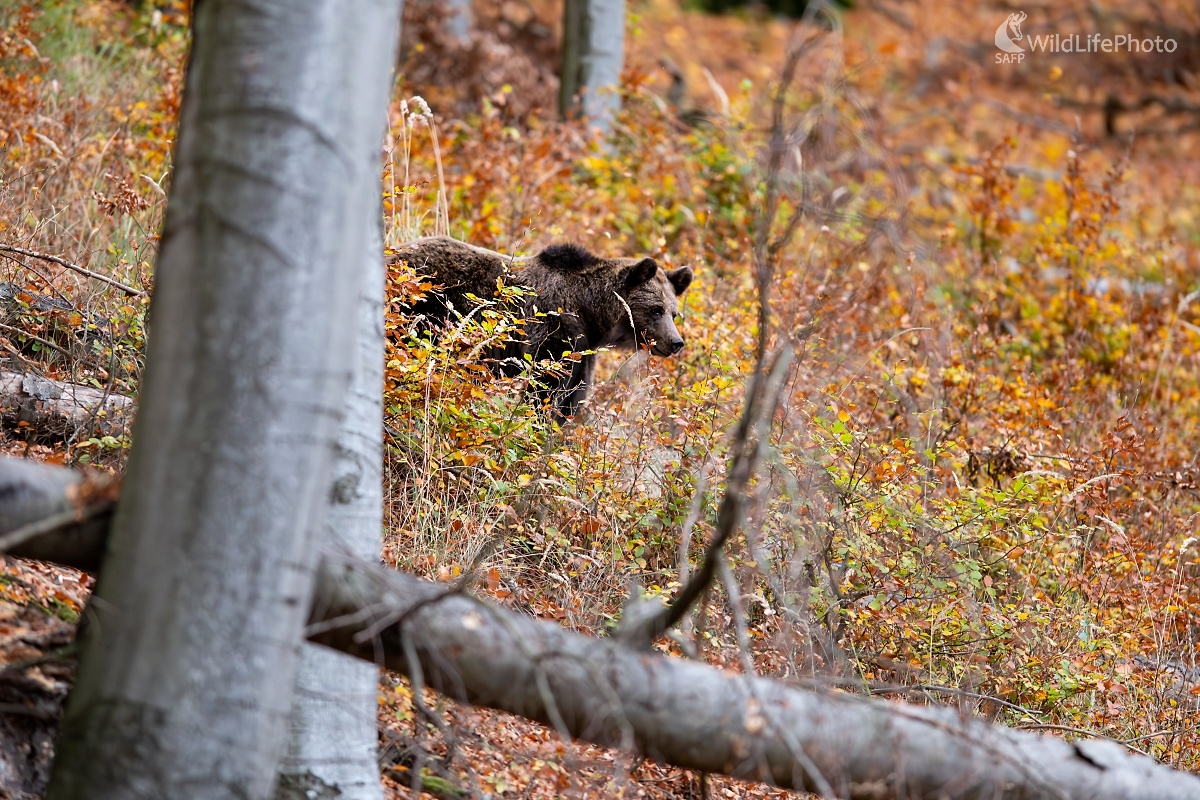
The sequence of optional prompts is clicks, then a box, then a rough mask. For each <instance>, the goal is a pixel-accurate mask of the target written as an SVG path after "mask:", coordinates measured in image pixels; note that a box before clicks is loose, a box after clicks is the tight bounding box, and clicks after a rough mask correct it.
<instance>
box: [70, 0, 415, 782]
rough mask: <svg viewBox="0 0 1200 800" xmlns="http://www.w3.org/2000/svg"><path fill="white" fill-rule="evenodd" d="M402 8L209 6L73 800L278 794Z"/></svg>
mask: <svg viewBox="0 0 1200 800" xmlns="http://www.w3.org/2000/svg"><path fill="white" fill-rule="evenodd" d="M394 4H395V3H394V0H358V2H354V3H343V2H341V1H340V0H307V1H306V2H286V1H285V0H236V1H235V0H206V2H202V3H197V4H196V7H195V11H194V14H195V17H194V38H193V43H192V54H191V61H190V64H189V67H188V75H187V83H186V88H185V94H184V103H183V108H182V111H181V119H180V131H181V133H180V139H179V142H178V145H177V148H176V154H175V173H174V176H173V180H172V187H171V195H170V198H169V204H168V214H167V221H166V227H165V230H164V233H163V241H162V247H161V251H160V255H159V261H158V272H157V276H156V283H157V286H156V292H155V298H154V305H153V311H152V314H153V321H152V326H153V327H152V333H153V335H152V337H151V339H150V347H149V353H148V366H147V370H146V378H145V380H144V382H143V385H142V389H141V396H140V401H141V402H140V414H139V416H138V419H137V421H136V424H135V430H134V446H133V450H132V452H131V455H130V462H129V468H128V471H127V473H126V478H125V480H126V483H125V487H126V488H125V491H124V495H123V497H122V501H121V503H120V505H119V508H118V511H117V514H116V518H115V521H114V526H113V534H112V538H111V540H110V542H109V553H108V556H107V558H106V560H105V564H104V568H103V570H102V572H101V575H100V580H99V584H98V587H97V590H96V593H95V596H94V598H93V602H92V604H91V607H90V610H89V612H88V615H87V621H86V625H87V631H86V636H85V650H84V654H83V658H82V662H81V664H80V668H79V674H78V681H77V684H76V687H75V691H74V693H73V694H72V696H71V700H70V703H69V705H68V709H67V713H66V717H65V719H64V722H63V735H62V739H61V741H60V744H59V751H58V757H57V761H56V765H55V774H54V777H53V779H52V783H51V789H50V793H49V796H50V797H51V798H55V800H83V799H84V798H87V800H109V799H110V798H111V800H118V798H119V799H120V800H136V799H138V798H172V799H174V798H189V799H192V798H194V799H197V800H204V799H206V798H213V799H214V800H215V799H216V798H230V797H235V798H246V799H247V800H253V799H257V798H266V797H269V796H270V794H271V790H272V785H273V783H274V779H275V775H276V771H277V768H278V765H279V759H280V757H281V755H282V752H283V745H284V736H285V733H286V721H287V718H288V714H289V711H290V708H291V694H292V685H293V678H294V675H295V669H296V661H297V657H298V653H299V647H300V643H301V635H302V633H301V632H302V626H303V622H304V617H305V615H306V612H307V608H308V605H309V595H310V594H311V591H312V580H313V577H312V569H313V561H314V548H313V547H312V546H311V545H312V542H311V539H312V537H313V534H314V533H315V531H316V530H317V528H316V525H317V523H318V521H319V520H320V519H321V518H322V516H323V514H324V512H325V509H326V506H327V504H328V503H327V497H328V487H329V478H330V466H331V463H332V457H333V451H334V444H335V442H336V438H337V434H338V432H339V430H340V426H341V420H342V416H343V413H342V409H343V403H344V401H345V396H346V390H347V386H348V385H349V382H350V377H351V372H352V370H351V364H352V361H353V359H352V358H350V355H351V353H352V346H353V341H354V331H355V326H354V325H353V323H352V320H353V314H354V304H355V300H356V298H357V297H358V296H359V293H360V289H361V286H362V284H363V275H362V267H363V263H364V258H363V237H364V232H365V231H366V230H367V224H368V223H367V219H368V218H369V215H370V214H371V213H372V212H373V210H374V208H375V206H376V204H377V202H378V198H377V197H371V195H370V193H369V192H368V190H367V189H366V188H365V187H366V186H367V185H368V183H370V184H371V185H374V182H375V181H377V180H378V175H379V141H380V136H379V134H380V131H381V125H382V121H383V119H384V109H385V108H386V100H387V96H388V87H389V74H390V69H391V59H390V57H389V53H390V47H389V46H388V44H389V43H388V42H386V41H385V40H386V39H387V37H388V36H390V35H391V32H392V31H393V30H394V19H395V11H394V8H393V6H394ZM368 199H369V200H370V202H369V203H368V202H367V201H368Z"/></svg>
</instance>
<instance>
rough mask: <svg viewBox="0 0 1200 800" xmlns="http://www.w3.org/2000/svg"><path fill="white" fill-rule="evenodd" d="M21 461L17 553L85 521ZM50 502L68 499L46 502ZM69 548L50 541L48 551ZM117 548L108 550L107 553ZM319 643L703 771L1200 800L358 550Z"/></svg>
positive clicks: (313, 633)
mask: <svg viewBox="0 0 1200 800" xmlns="http://www.w3.org/2000/svg"><path fill="white" fill-rule="evenodd" d="M15 463H16V464H18V465H21V466H20V467H14V466H13V462H11V461H9V462H8V463H6V461H5V460H0V540H3V539H5V538H6V537H8V536H9V535H10V534H11V532H12V531H11V530H10V529H9V528H7V527H4V526H5V525H7V524H10V522H16V521H19V522H20V523H21V525H22V526H25V525H27V524H28V522H27V520H28V518H29V516H28V515H29V513H31V512H29V511H28V509H31V508H34V507H38V508H42V509H45V512H44V513H46V514H48V515H51V516H58V515H60V514H61V512H62V511H63V510H64V509H71V508H74V507H75V503H74V502H73V501H72V500H71V499H70V498H69V497H68V496H67V495H65V494H62V493H61V486H62V485H63V481H62V480H60V479H59V478H58V477H54V476H51V475H49V474H47V473H46V472H44V471H45V470H47V469H49V468H44V467H38V466H37V465H30V466H32V467H33V468H34V469H33V470H32V471H31V470H26V469H23V467H24V464H23V463H22V462H15ZM51 471H53V470H51ZM62 472H66V471H65V470H63V471H62ZM13 481H16V484H15V485H16V490H14V488H13V487H14V484H13ZM79 481H82V477H80V476H75V477H74V478H72V479H71V480H70V481H68V483H71V482H79ZM39 491H45V492H47V493H50V494H51V495H53V496H52V497H49V498H43V499H37V498H34V497H31V496H30V495H31V493H32V494H36V493H37V492H39ZM21 495H25V499H24V500H22V501H21V504H22V508H24V509H26V511H23V512H21V513H15V512H14V513H11V514H10V513H9V512H8V511H7V504H8V499H7V498H10V497H18V496H21ZM56 497H57V500H56V499H55V498H56ZM58 536H59V533H58V532H57V531H49V532H47V533H43V534H42V537H43V538H44V539H45V540H46V541H45V542H44V543H43V545H42V547H43V549H44V550H52V549H53V543H54V542H55V541H56V540H57V538H58ZM102 544H103V536H102V534H93V538H92V540H91V545H90V552H91V553H92V554H95V553H98V552H99V551H100V549H101V547H102ZM65 552H68V554H71V553H80V552H85V551H80V550H78V549H76V550H74V551H65ZM85 554H86V553H85ZM308 631H309V639H310V640H311V641H314V642H319V643H321V644H324V645H326V646H328V647H332V648H335V649H337V650H340V651H341V652H343V653H348V654H351V655H355V656H357V657H359V658H361V659H364V660H367V661H370V662H372V663H379V662H381V661H382V662H383V663H384V664H385V665H386V666H388V667H389V668H391V669H394V670H396V671H397V672H402V673H405V674H408V675H410V676H411V677H413V680H414V681H421V682H423V683H425V684H426V685H429V686H432V687H434V688H436V689H438V690H439V691H441V692H443V693H444V694H446V695H448V696H450V697H453V698H455V699H458V700H461V701H464V702H469V703H473V704H476V705H485V706H490V707H492V708H497V709H500V710H503V711H508V712H510V713H513V714H519V715H522V716H525V717H528V718H530V719H533V720H537V721H539V722H543V723H546V724H548V725H552V726H554V727H555V728H557V729H559V730H561V731H563V732H564V733H566V734H570V735H572V736H575V737H578V738H581V739H585V740H587V741H591V742H595V743H597V744H602V745H608V746H614V747H621V748H624V749H626V750H628V751H631V752H635V753H638V754H641V755H644V756H647V757H650V758H654V759H656V760H658V761H661V762H664V763H667V764H673V765H675V766H679V767H684V768H687V769H693V770H698V771H704V772H712V773H722V774H728V775H733V776H735V777H739V778H744V779H748V780H761V781H766V782H768V783H772V784H775V785H778V786H783V787H788V788H806V789H815V790H817V791H823V792H825V793H826V794H828V795H830V796H837V797H844V798H861V800H890V799H891V798H897V799H899V798H905V800H922V799H923V798H927V799H928V800H963V799H966V798H970V799H972V800H975V799H976V798H977V799H979V800H983V798H988V799H989V800H1002V799H1005V800H1013V799H1019V800H1092V798H1095V800H1142V799H1143V798H1144V800H1200V778H1198V777H1197V776H1194V775H1189V774H1187V773H1182V772H1177V771H1174V770H1171V769H1169V768H1168V767H1165V766H1162V765H1160V764H1157V763H1155V762H1154V761H1152V760H1151V759H1148V758H1146V757H1144V756H1141V755H1136V754H1131V753H1129V752H1127V751H1126V750H1125V749H1124V748H1123V747H1121V746H1120V745H1118V744H1116V743H1115V742H1108V741H1103V740H1079V741H1075V742H1066V741H1063V740H1061V739H1055V738H1052V737H1042V736H1037V735H1034V734H1032V733H1026V732H1023V731H1015V730H1010V729H1008V728H1004V727H1001V726H998V725H992V724H989V723H987V722H984V721H982V720H980V719H977V718H972V717H967V716H964V715H962V714H960V713H958V712H957V711H955V710H953V709H948V708H942V707H926V706H914V705H905V704H900V703H889V702H883V701H879V700H875V699H868V698H863V697H859V696H855V695H850V694H845V693H841V692H835V691H813V690H807V689H801V688H797V687H795V686H790V685H788V684H786V683H784V682H782V681H776V680H771V679H767V678H746V677H745V676H741V675H736V674H731V673H727V672H722V671H720V670H717V669H713V668H712V667H708V666H706V665H703V664H699V663H696V662H690V661H682V660H679V659H675V658H668V657H665V656H662V655H660V654H658V653H654V652H648V651H645V650H636V649H632V648H629V647H625V646H622V645H620V644H618V643H616V642H615V641H613V640H606V639H593V638H590V637H586V636H582V635H579V634H575V633H571V632H570V631H566V630H563V629H562V628H560V627H559V626H557V625H554V624H551V623H547V622H540V621H537V620H533V619H530V618H529V617H526V616H523V615H519V614H516V613H513V612H510V611H506V610H503V609H498V608H495V607H493V606H490V605H488V604H486V603H484V602H482V601H480V600H477V599H475V598H472V597H470V596H468V595H466V594H462V593H458V592H454V591H453V590H451V589H450V588H448V587H446V586H439V585H436V584H432V583H429V582H427V581H422V580H419V579H417V578H414V577H412V576H409V575H404V574H402V573H397V572H393V571H391V570H386V569H384V568H382V567H379V566H377V565H376V564H374V563H367V562H363V561H361V560H360V559H358V558H357V557H356V556H355V555H354V554H353V553H349V552H346V551H345V550H344V549H342V550H338V551H326V552H324V553H323V554H322V556H321V561H320V565H319V567H318V569H317V580H316V589H315V591H314V594H313V605H312V609H311V612H310V615H309V626H308Z"/></svg>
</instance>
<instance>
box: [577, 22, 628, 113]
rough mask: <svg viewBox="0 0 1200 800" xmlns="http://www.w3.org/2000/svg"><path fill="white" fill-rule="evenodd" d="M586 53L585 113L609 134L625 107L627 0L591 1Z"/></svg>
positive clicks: (587, 23)
mask: <svg viewBox="0 0 1200 800" xmlns="http://www.w3.org/2000/svg"><path fill="white" fill-rule="evenodd" d="M586 14H587V22H586V24H585V26H584V27H585V30H586V32H587V49H586V51H585V52H584V54H583V58H582V59H581V60H582V66H583V113H584V116H585V117H587V119H588V121H589V122H591V123H592V124H593V125H595V126H596V127H598V128H599V129H600V130H602V131H604V132H605V133H607V132H608V131H609V130H610V129H611V128H612V118H613V114H615V113H616V112H617V110H618V109H620V107H621V97H620V95H619V94H618V93H617V89H618V88H619V87H620V85H621V69H622V67H623V66H624V63H625V0H587V11H586Z"/></svg>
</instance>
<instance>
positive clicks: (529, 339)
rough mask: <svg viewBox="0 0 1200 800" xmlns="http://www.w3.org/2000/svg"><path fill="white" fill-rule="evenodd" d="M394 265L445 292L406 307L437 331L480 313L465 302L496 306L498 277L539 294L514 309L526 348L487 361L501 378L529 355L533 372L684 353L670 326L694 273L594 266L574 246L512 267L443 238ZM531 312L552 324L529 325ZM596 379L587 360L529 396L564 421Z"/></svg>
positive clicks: (638, 263)
mask: <svg viewBox="0 0 1200 800" xmlns="http://www.w3.org/2000/svg"><path fill="white" fill-rule="evenodd" d="M395 257H396V258H398V259H402V260H404V261H406V262H408V265H409V266H410V267H412V268H413V269H414V270H416V271H417V272H419V273H422V274H424V275H428V276H429V277H430V278H431V279H432V280H433V281H434V282H435V283H437V284H439V285H441V286H442V287H443V288H442V289H440V290H438V291H435V292H431V293H429V294H427V295H426V296H425V297H423V298H422V299H420V300H418V301H417V302H416V303H415V304H414V306H413V312H414V313H416V314H419V315H424V316H425V317H426V318H428V319H429V320H430V321H432V322H433V323H435V324H446V323H452V322H454V320H455V319H456V318H457V315H462V316H466V315H467V314H469V313H470V312H471V311H472V310H473V309H474V308H475V307H477V306H478V305H479V302H478V301H475V300H471V299H470V297H468V295H474V296H475V297H478V298H481V299H483V300H485V301H486V300H488V299H489V298H492V297H494V296H495V294H496V282H497V280H498V279H499V278H500V277H501V276H504V281H505V283H506V284H508V285H513V286H521V287H525V288H529V289H532V290H533V291H534V292H536V294H535V295H529V296H526V297H525V298H523V299H522V300H521V302H520V307H519V309H518V310H519V312H520V315H521V316H523V317H524V318H525V319H526V322H525V324H524V329H525V336H524V339H523V340H521V341H518V342H511V343H509V344H508V345H507V346H505V347H503V348H497V350H496V352H492V353H489V354H488V355H489V356H490V357H491V358H492V359H493V363H495V364H499V369H500V370H501V371H503V372H504V373H505V374H509V375H514V374H517V373H519V372H520V371H521V370H522V369H524V364H525V363H526V361H525V356H526V355H529V356H532V358H533V360H534V362H537V361H540V360H541V359H544V358H553V359H558V358H561V357H562V356H563V355H565V354H567V353H579V352H582V351H585V350H596V349H598V348H601V347H617V348H622V349H628V350H632V349H634V348H636V347H638V346H646V347H649V348H650V351H651V352H652V353H654V354H655V355H660V356H671V355H674V354H675V353H678V352H679V351H680V350H681V349H683V337H681V336H680V335H679V331H678V330H677V329H676V327H675V322H674V319H675V317H676V316H677V315H678V310H679V304H678V298H679V296H680V295H681V294H683V292H684V291H685V290H686V289H687V288H688V286H689V285H690V284H691V282H692V270H691V267H680V268H679V269H674V270H666V269H663V268H661V267H659V265H658V262H656V261H655V260H654V259H653V258H601V257H600V256H597V255H595V254H593V253H591V252H589V251H588V250H586V249H585V248H583V247H580V246H579V245H575V244H554V245H550V246H549V247H547V248H546V249H544V250H542V252H540V253H538V254H537V255H535V256H531V257H530V258H527V259H515V258H510V257H508V256H505V255H503V254H501V253H496V252H493V251H491V250H485V249H484V248H482V247H475V246H474V245H469V244H466V243H464V242H460V241H457V240H456V239H451V238H449V237H445V236H433V237H428V238H424V239H416V240H413V241H411V242H408V243H407V244H404V245H402V246H401V247H400V249H399V251H398V252H397V254H396V256H395ZM538 311H541V312H550V315H549V316H544V317H536V318H535V317H534V314H535V313H536V312H538ZM552 312H557V313H552ZM595 371H596V357H595V356H594V355H585V356H583V357H582V358H581V359H580V360H579V361H577V362H575V363H574V364H572V365H571V372H570V374H569V375H566V376H564V375H561V374H559V375H544V376H539V383H540V384H541V385H540V387H539V388H536V389H534V390H533V393H534V396H535V397H536V398H538V399H539V400H549V401H550V403H551V405H552V408H553V410H554V411H555V412H556V414H558V415H559V416H560V417H569V416H571V415H573V414H574V413H575V412H576V411H577V410H578V409H579V406H580V404H581V403H582V402H583V401H584V400H585V399H587V395H588V391H589V390H590V387H591V385H592V381H593V376H594V374H595Z"/></svg>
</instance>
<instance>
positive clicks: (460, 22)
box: [446, 0, 471, 45]
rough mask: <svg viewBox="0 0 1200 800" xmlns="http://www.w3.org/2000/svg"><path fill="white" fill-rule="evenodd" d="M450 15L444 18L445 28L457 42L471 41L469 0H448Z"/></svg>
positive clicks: (465, 42)
mask: <svg viewBox="0 0 1200 800" xmlns="http://www.w3.org/2000/svg"><path fill="white" fill-rule="evenodd" d="M447 6H449V8H450V17H449V18H448V19H447V20H446V29H447V31H448V32H449V34H450V35H451V36H453V37H454V38H455V39H456V40H457V41H458V43H459V44H463V45H465V44H469V43H470V41H471V0H450V1H449V2H448V3H447Z"/></svg>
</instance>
